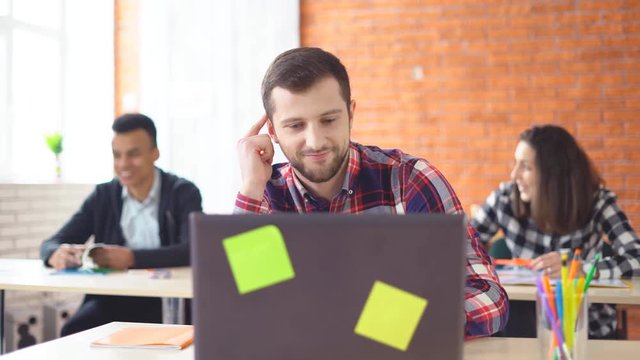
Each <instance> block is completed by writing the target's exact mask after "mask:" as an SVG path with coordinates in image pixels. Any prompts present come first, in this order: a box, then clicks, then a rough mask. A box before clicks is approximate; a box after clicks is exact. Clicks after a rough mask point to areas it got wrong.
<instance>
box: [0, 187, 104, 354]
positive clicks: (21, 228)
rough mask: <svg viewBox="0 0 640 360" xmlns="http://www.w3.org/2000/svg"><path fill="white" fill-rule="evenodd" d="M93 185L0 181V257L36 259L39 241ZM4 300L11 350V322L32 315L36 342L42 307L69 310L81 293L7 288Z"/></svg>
mask: <svg viewBox="0 0 640 360" xmlns="http://www.w3.org/2000/svg"><path fill="white" fill-rule="evenodd" d="M93 188H94V185H79V184H49V185H21V184H0V258H19V259H24V258H30V259H37V258H39V257H40V255H39V248H40V244H41V243H42V241H43V240H44V239H46V238H48V237H49V236H51V235H52V234H53V233H54V232H55V231H57V230H58V229H59V228H60V226H62V224H63V223H64V222H65V221H66V220H67V219H69V217H70V216H71V215H72V214H73V213H74V212H75V211H76V210H77V209H78V208H79V207H80V204H81V203H82V201H83V200H84V198H85V197H86V196H87V195H88V194H89V193H90V192H91V191H92V190H93ZM5 299H6V303H5V307H6V314H7V319H6V324H7V326H6V327H5V329H6V331H7V349H8V350H13V346H12V344H11V343H14V344H15V341H12V340H16V339H17V334H15V330H16V325H15V323H24V322H25V321H26V320H28V318H29V317H31V316H35V317H36V318H37V323H36V324H35V325H32V326H31V328H32V330H31V333H32V334H33V335H35V337H36V339H37V341H38V342H40V341H42V339H43V337H45V334H43V330H44V329H45V324H44V321H43V306H44V305H45V304H46V305H49V306H50V307H52V308H59V309H62V308H66V309H69V310H70V311H73V310H75V308H76V307H77V305H78V303H79V301H80V300H81V295H79V294H64V293H42V292H31V291H7V292H6V294H5ZM57 333H58V332H57ZM12 335H15V336H12ZM49 338H50V337H49Z"/></svg>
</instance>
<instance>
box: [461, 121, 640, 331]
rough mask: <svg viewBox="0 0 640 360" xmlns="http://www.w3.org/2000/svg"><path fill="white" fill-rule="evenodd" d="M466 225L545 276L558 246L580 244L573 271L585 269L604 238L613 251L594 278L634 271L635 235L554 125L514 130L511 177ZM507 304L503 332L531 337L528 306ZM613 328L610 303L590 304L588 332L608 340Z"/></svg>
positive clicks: (554, 267)
mask: <svg viewBox="0 0 640 360" xmlns="http://www.w3.org/2000/svg"><path fill="white" fill-rule="evenodd" d="M471 223H472V225H473V226H474V227H475V229H476V230H477V231H478V233H479V235H480V239H481V240H482V241H483V242H484V243H487V242H488V241H489V240H490V239H491V238H492V237H493V236H494V235H495V233H496V232H497V231H498V230H499V229H501V230H502V231H503V233H504V237H505V242H506V245H507V247H508V248H509V250H510V251H511V254H512V256H513V257H517V258H530V259H534V260H533V261H532V265H531V267H532V268H533V269H534V270H543V271H545V272H547V274H549V275H550V276H551V277H559V276H560V269H561V260H560V253H559V250H560V249H570V250H571V251H572V252H573V251H575V250H576V249H581V251H582V255H581V257H582V259H583V260H584V265H583V267H582V269H579V271H580V272H582V273H586V272H587V271H588V269H589V268H590V267H591V265H592V264H593V259H594V257H595V255H596V254H598V253H602V249H603V245H604V242H605V239H607V240H606V241H608V243H609V244H610V245H611V248H612V249H613V255H611V256H602V259H601V260H599V261H598V263H597V264H596V269H597V271H596V275H595V276H596V277H600V278H617V277H620V276H639V275H640V239H639V238H638V236H637V235H636V233H635V232H634V231H633V229H632V227H631V224H630V223H629V220H628V219H627V216H626V215H625V214H624V212H622V210H621V209H620V208H619V207H618V205H617V203H616V196H615V194H614V193H613V192H611V191H610V190H608V189H607V188H606V187H604V182H603V181H602V179H601V178H600V175H599V174H598V172H597V171H596V169H595V168H594V166H593V164H592V163H591V161H590V159H589V157H588V156H587V154H586V153H585V152H584V150H583V149H582V148H581V147H580V146H579V145H578V144H577V143H576V141H575V139H574V138H573V136H571V134H569V133H568V132H567V131H566V130H565V129H563V128H561V127H559V126H554V125H543V126H533V127H531V128H529V129H527V130H526V131H524V132H523V133H522V134H521V135H520V141H519V142H518V145H517V146H516V150H515V164H514V167H513V170H512V171H511V181H510V182H506V183H502V184H500V187H499V188H498V189H497V190H496V191H494V192H493V193H492V194H491V195H489V197H488V198H487V201H486V203H485V204H484V205H483V206H482V207H481V208H480V209H479V210H478V211H477V212H476V214H475V216H474V218H473V220H472V222H471ZM603 255H606V254H603ZM514 305H515V306H514ZM511 309H512V312H511V316H510V319H512V320H513V321H510V322H509V324H507V328H506V330H505V335H506V336H532V337H533V336H535V308H534V305H533V303H530V302H529V303H526V304H524V303H520V304H514V302H512V306H511ZM616 325H617V324H616V317H615V308H614V307H613V306H611V305H607V304H593V305H591V306H590V308H589V335H590V337H592V338H614V337H615V336H616V334H615V330H616Z"/></svg>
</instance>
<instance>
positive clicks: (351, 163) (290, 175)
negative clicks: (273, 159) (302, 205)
mask: <svg viewBox="0 0 640 360" xmlns="http://www.w3.org/2000/svg"><path fill="white" fill-rule="evenodd" d="M347 156H348V157H349V159H348V160H347V162H348V164H347V173H346V174H345V177H344V180H343V182H342V192H343V193H349V192H350V191H351V192H353V191H352V189H354V188H355V185H356V179H357V178H358V173H360V152H359V151H358V148H357V147H356V145H355V144H354V143H353V142H350V143H349V150H348V154H347ZM288 167H289V168H288V169H287V171H286V174H285V178H286V181H287V183H288V184H291V183H293V185H294V186H295V188H296V189H297V190H298V193H300V195H302V196H303V197H304V198H307V199H314V200H317V199H316V198H315V197H314V196H313V195H312V194H311V193H310V192H309V191H308V190H307V189H306V188H305V187H304V185H303V184H302V181H300V179H298V176H297V175H296V173H295V171H294V170H293V167H292V166H291V164H289V165H288Z"/></svg>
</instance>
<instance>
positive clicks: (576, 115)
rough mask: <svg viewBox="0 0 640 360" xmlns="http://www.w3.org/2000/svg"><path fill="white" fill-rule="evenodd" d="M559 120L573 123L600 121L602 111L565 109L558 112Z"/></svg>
mask: <svg viewBox="0 0 640 360" xmlns="http://www.w3.org/2000/svg"><path fill="white" fill-rule="evenodd" d="M557 117H558V121H561V122H572V123H577V124H581V123H589V122H600V121H601V120H602V112H601V111H579V112H573V111H563V112H558V113H557Z"/></svg>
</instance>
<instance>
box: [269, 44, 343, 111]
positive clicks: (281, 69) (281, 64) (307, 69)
mask: <svg viewBox="0 0 640 360" xmlns="http://www.w3.org/2000/svg"><path fill="white" fill-rule="evenodd" d="M327 77H333V78H334V79H336V81H338V84H339V85H340V95H341V96H342V99H343V100H344V102H345V104H347V109H348V111H351V110H350V109H351V108H350V103H351V86H350V85H349V75H348V74H347V70H346V69H345V67H344V65H342V63H341V62H340V59H338V58H337V57H336V56H335V55H333V54H331V53H329V52H327V51H324V50H322V49H320V48H315V47H301V48H296V49H291V50H288V51H285V52H283V53H282V54H280V55H278V57H276V58H275V60H274V61H273V63H272V64H271V65H270V66H269V69H267V73H266V74H265V76H264V79H263V80H262V104H263V105H264V109H265V111H266V113H267V117H268V118H269V119H271V117H272V115H273V113H274V111H275V109H274V106H273V104H272V103H271V93H272V91H273V89H274V88H276V87H281V88H283V89H286V90H289V91H291V92H294V93H295V92H302V91H305V90H307V89H309V88H310V87H312V86H313V85H314V84H315V83H316V82H317V81H318V80H321V79H325V78H327Z"/></svg>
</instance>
